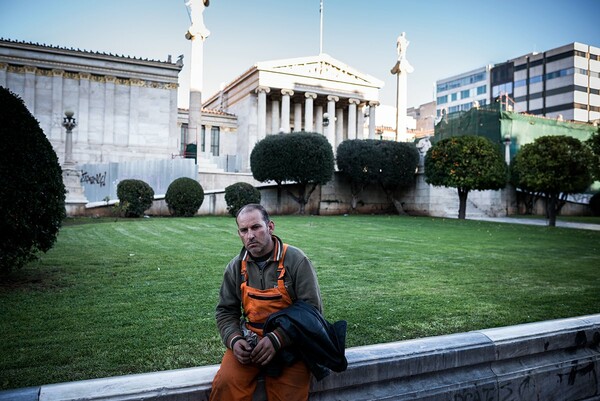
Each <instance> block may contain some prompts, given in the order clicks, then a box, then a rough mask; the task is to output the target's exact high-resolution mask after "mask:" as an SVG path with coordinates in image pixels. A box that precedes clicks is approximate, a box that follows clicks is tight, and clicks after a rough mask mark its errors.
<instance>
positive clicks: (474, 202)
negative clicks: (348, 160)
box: [87, 173, 589, 219]
mask: <svg viewBox="0 0 600 401" xmlns="http://www.w3.org/2000/svg"><path fill="white" fill-rule="evenodd" d="M198 180H199V181H200V184H201V185H202V187H203V188H204V193H205V195H204V202H203V203H202V206H201V207H200V209H199V211H198V215H226V214H228V212H227V203H226V202H225V188H226V187H227V186H229V185H231V184H234V183H236V182H247V183H249V184H252V185H254V186H255V187H257V188H259V189H260V191H261V196H262V200H261V203H262V204H263V205H264V206H265V207H266V208H267V210H268V211H269V213H272V214H294V213H297V212H298V204H297V203H296V202H295V201H294V200H293V199H292V198H291V197H290V195H289V194H287V193H286V191H285V190H284V191H282V193H281V196H280V198H279V201H278V197H277V188H276V185H275V184H264V183H260V182H258V181H256V180H254V178H253V177H252V174H249V173H200V174H199V175H198ZM207 188H211V189H210V190H207ZM215 188H216V189H215ZM287 188H289V189H290V190H292V191H295V188H294V186H293V185H290V186H288V187H287ZM396 195H397V197H398V199H400V200H401V202H402V205H403V207H404V210H405V211H406V212H407V213H408V214H410V215H417V216H418V215H422V216H435V217H449V218H457V217H458V206H459V201H458V192H457V190H456V189H455V188H445V187H434V186H433V185H429V184H427V183H426V182H425V177H424V175H423V174H418V175H417V178H416V184H415V186H414V187H412V188H408V189H404V190H401V191H399V193H397V194H396ZM351 202H352V195H351V192H350V187H349V185H348V183H347V182H346V181H345V180H344V178H343V177H342V176H340V175H339V174H337V173H336V174H335V175H334V178H333V180H332V181H330V182H329V183H327V184H326V185H323V186H321V187H319V188H317V189H316V190H315V192H314V193H313V194H312V196H311V198H310V202H309V204H308V205H307V207H306V214H319V215H340V214H345V213H353V211H352V207H351ZM540 203H541V202H540ZM90 206H93V207H90ZM536 211H537V212H538V213H537V214H543V213H544V211H543V208H540V207H538V208H537V209H536ZM111 212H112V211H111V208H110V207H106V205H105V204H104V203H100V204H96V205H89V206H88V209H87V214H88V215H93V216H107V215H110V213H111ZM356 212H357V213H361V214H380V213H395V210H394V209H393V206H392V204H391V203H390V202H389V201H388V199H387V197H386V195H385V194H384V193H383V192H382V191H381V190H380V189H379V188H378V187H376V186H369V187H367V188H366V189H365V190H364V191H363V192H362V193H361V194H360V196H359V201H358V204H357V208H356ZM518 212H519V210H518V209H517V201H516V194H515V192H514V190H513V189H511V188H510V187H509V188H508V189H505V190H501V191H471V192H470V193H469V196H468V198H467V213H466V218H467V219H469V218H476V217H500V216H506V215H512V214H517V213H518ZM521 212H522V210H521ZM147 213H148V214H150V215H155V216H161V215H162V216H168V215H169V211H168V208H167V206H166V204H165V202H164V199H157V200H156V201H155V202H154V205H153V206H152V208H151V209H149V210H148V211H147ZM586 213H587V214H589V207H588V206H587V205H586V204H579V203H568V204H567V205H565V207H564V208H563V210H562V211H561V214H562V215H585V214H586Z"/></svg>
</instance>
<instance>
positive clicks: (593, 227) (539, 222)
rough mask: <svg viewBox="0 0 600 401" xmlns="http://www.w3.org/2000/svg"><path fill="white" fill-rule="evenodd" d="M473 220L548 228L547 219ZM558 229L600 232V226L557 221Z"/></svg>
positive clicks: (506, 218)
mask: <svg viewBox="0 0 600 401" xmlns="http://www.w3.org/2000/svg"><path fill="white" fill-rule="evenodd" d="M472 220H484V221H493V222H498V223H512V224H530V225H534V226H546V225H548V223H547V222H546V220H545V219H523V218H514V217H473V218H472ZM556 227H566V228H578V229H580V230H594V231H600V224H589V223H573V222H570V221H559V220H557V221H556Z"/></svg>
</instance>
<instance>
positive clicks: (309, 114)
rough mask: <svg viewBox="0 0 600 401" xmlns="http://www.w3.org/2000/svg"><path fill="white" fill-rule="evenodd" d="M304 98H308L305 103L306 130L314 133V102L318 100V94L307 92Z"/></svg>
mask: <svg viewBox="0 0 600 401" xmlns="http://www.w3.org/2000/svg"><path fill="white" fill-rule="evenodd" d="M304 97H305V98H306V100H305V102H304V129H305V130H306V131H308V132H312V131H314V129H315V127H314V125H313V100H315V99H316V98H317V94H316V93H311V92H306V93H305V94H304Z"/></svg>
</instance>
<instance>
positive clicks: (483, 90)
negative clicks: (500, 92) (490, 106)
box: [477, 85, 487, 95]
mask: <svg viewBox="0 0 600 401" xmlns="http://www.w3.org/2000/svg"><path fill="white" fill-rule="evenodd" d="M486 92H487V89H486V87H485V85H481V86H478V87H477V94H478V95H485V93H486Z"/></svg>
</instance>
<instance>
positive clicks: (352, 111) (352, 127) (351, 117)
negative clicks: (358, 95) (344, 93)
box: [348, 99, 360, 139]
mask: <svg viewBox="0 0 600 401" xmlns="http://www.w3.org/2000/svg"><path fill="white" fill-rule="evenodd" d="M359 103H360V100H358V99H348V139H356V105H358V104H359Z"/></svg>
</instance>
